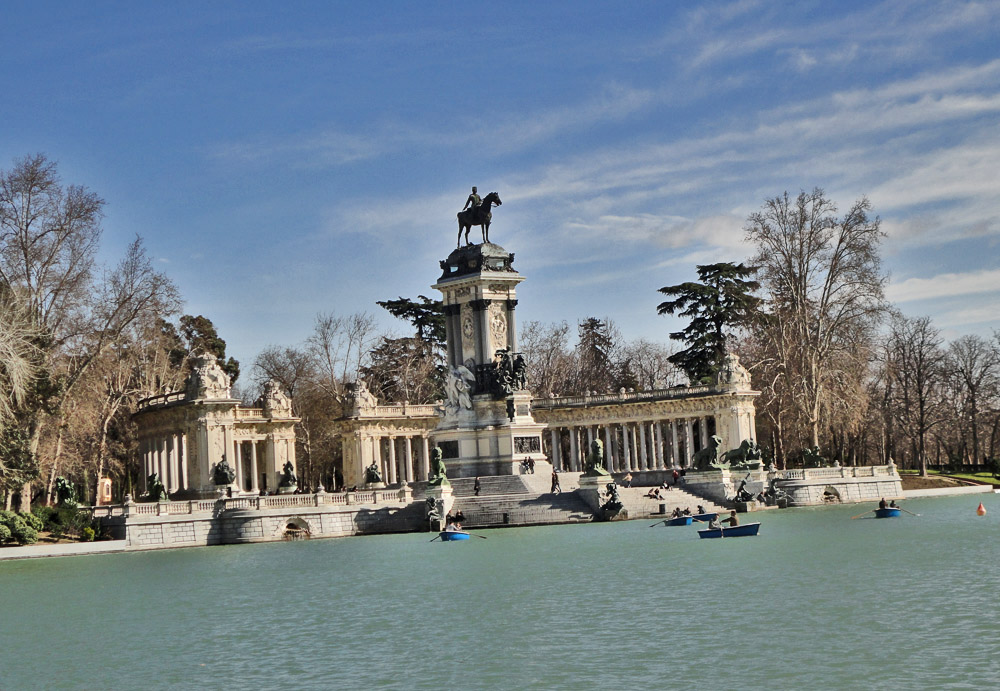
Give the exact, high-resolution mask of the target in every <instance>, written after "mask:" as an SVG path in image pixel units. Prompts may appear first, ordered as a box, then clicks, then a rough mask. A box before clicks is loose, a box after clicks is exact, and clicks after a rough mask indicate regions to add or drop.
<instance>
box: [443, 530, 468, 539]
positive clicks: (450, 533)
mask: <svg viewBox="0 0 1000 691" xmlns="http://www.w3.org/2000/svg"><path fill="white" fill-rule="evenodd" d="M468 539H469V534H468V533H467V532H465V531H464V530H444V531H442V532H441V541H442V542H454V541H455V540H468Z"/></svg>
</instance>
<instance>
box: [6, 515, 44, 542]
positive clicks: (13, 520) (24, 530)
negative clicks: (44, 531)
mask: <svg viewBox="0 0 1000 691" xmlns="http://www.w3.org/2000/svg"><path fill="white" fill-rule="evenodd" d="M5 513H8V514H11V516H10V518H7V520H6V521H5V523H6V526H7V528H9V529H10V535H11V537H12V538H14V541H15V542H17V543H18V544H21V545H31V544H34V543H36V542H38V531H37V530H35V529H34V528H32V527H31V526H30V525H28V524H27V523H25V522H24V519H23V518H21V517H20V516H18V515H17V514H15V513H13V512H12V511H6V512H5Z"/></svg>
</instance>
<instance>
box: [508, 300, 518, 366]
mask: <svg viewBox="0 0 1000 691" xmlns="http://www.w3.org/2000/svg"><path fill="white" fill-rule="evenodd" d="M515 307H517V300H508V301H507V342H508V343H509V344H510V352H512V353H516V352H517V320H516V319H515V318H514V308H515Z"/></svg>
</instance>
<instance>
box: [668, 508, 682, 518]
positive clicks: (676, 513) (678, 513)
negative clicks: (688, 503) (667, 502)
mask: <svg viewBox="0 0 1000 691" xmlns="http://www.w3.org/2000/svg"><path fill="white" fill-rule="evenodd" d="M670 517H671V518H680V517H681V507H679V506H675V507H674V512H673V513H672V514H670Z"/></svg>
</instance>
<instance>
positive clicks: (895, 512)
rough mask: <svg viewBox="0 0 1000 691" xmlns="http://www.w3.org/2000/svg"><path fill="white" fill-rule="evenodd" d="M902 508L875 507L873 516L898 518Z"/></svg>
mask: <svg viewBox="0 0 1000 691" xmlns="http://www.w3.org/2000/svg"><path fill="white" fill-rule="evenodd" d="M900 511H902V509H899V508H890V507H888V506H887V507H886V508H884V509H875V518H899V512H900Z"/></svg>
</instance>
